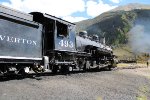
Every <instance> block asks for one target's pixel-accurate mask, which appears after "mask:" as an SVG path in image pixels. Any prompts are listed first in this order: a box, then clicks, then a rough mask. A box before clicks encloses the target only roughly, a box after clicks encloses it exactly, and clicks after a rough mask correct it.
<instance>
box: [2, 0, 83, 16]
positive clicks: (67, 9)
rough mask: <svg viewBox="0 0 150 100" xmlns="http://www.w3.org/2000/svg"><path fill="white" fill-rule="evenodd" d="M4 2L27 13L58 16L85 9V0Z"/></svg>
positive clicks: (18, 0)
mask: <svg viewBox="0 0 150 100" xmlns="http://www.w3.org/2000/svg"><path fill="white" fill-rule="evenodd" d="M2 4H3V5H5V6H9V7H11V8H14V9H18V10H20V11H24V12H27V13H28V12H33V11H40V12H44V13H48V14H51V15H54V16H57V17H63V16H69V15H71V14H73V13H75V12H83V11H85V2H84V0H10V2H2Z"/></svg>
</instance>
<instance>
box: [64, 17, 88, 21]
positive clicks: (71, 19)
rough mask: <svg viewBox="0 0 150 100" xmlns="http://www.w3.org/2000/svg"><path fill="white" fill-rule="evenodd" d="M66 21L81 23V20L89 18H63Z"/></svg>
mask: <svg viewBox="0 0 150 100" xmlns="http://www.w3.org/2000/svg"><path fill="white" fill-rule="evenodd" d="M63 19H64V20H67V21H70V22H79V21H81V20H86V19H88V18H85V17H72V16H65V17H63Z"/></svg>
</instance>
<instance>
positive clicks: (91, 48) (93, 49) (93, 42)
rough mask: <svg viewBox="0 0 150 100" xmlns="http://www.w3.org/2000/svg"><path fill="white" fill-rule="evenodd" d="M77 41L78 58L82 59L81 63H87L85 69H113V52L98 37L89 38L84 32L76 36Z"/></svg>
mask: <svg viewBox="0 0 150 100" xmlns="http://www.w3.org/2000/svg"><path fill="white" fill-rule="evenodd" d="M76 41H77V42H76V44H77V51H78V53H79V56H78V58H79V59H81V60H80V62H85V66H84V67H86V68H85V69H93V68H98V69H100V68H103V67H108V68H109V69H111V68H112V67H113V62H114V60H113V51H112V49H111V48H110V47H109V46H106V45H105V44H102V43H100V42H99V37H98V36H97V35H93V36H90V37H89V36H87V32H86V31H83V32H80V33H79V35H78V36H76ZM83 54H84V56H82V55H83ZM84 60H85V61H84ZM83 65H84V64H83Z"/></svg>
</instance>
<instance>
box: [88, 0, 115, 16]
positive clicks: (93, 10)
mask: <svg viewBox="0 0 150 100" xmlns="http://www.w3.org/2000/svg"><path fill="white" fill-rule="evenodd" d="M86 7H87V14H88V15H89V16H92V17H95V16H98V15H100V14H101V13H103V12H106V11H109V10H111V9H113V8H115V7H117V6H111V5H109V4H105V3H103V2H102V0H99V2H96V1H93V0H89V1H87V3H86Z"/></svg>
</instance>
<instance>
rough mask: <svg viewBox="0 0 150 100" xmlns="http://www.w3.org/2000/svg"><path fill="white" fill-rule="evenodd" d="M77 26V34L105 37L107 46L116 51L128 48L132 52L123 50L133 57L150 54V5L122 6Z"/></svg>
mask: <svg viewBox="0 0 150 100" xmlns="http://www.w3.org/2000/svg"><path fill="white" fill-rule="evenodd" d="M76 25H77V32H79V31H82V30H86V31H87V32H88V33H89V35H92V34H97V35H99V36H100V37H105V38H106V44H108V45H111V46H113V47H115V49H116V48H119V49H120V48H122V46H123V47H124V46H126V47H127V48H129V49H130V50H123V49H122V50H123V51H125V52H126V51H127V52H128V51H129V52H130V54H133V56H135V54H136V53H138V52H142V53H143V52H144V53H145V52H146V53H147V52H148V53H150V43H149V42H148V41H149V39H150V33H149V32H150V5H142V4H129V5H125V6H120V7H117V8H115V9H113V10H111V11H108V12H105V13H103V14H101V15H99V16H97V17H95V18H93V19H88V20H84V21H81V22H78V23H76ZM143 41H144V42H143ZM127 52H126V53H127ZM132 52H133V53H132ZM117 53H119V52H118V51H117ZM126 53H124V54H126Z"/></svg>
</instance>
